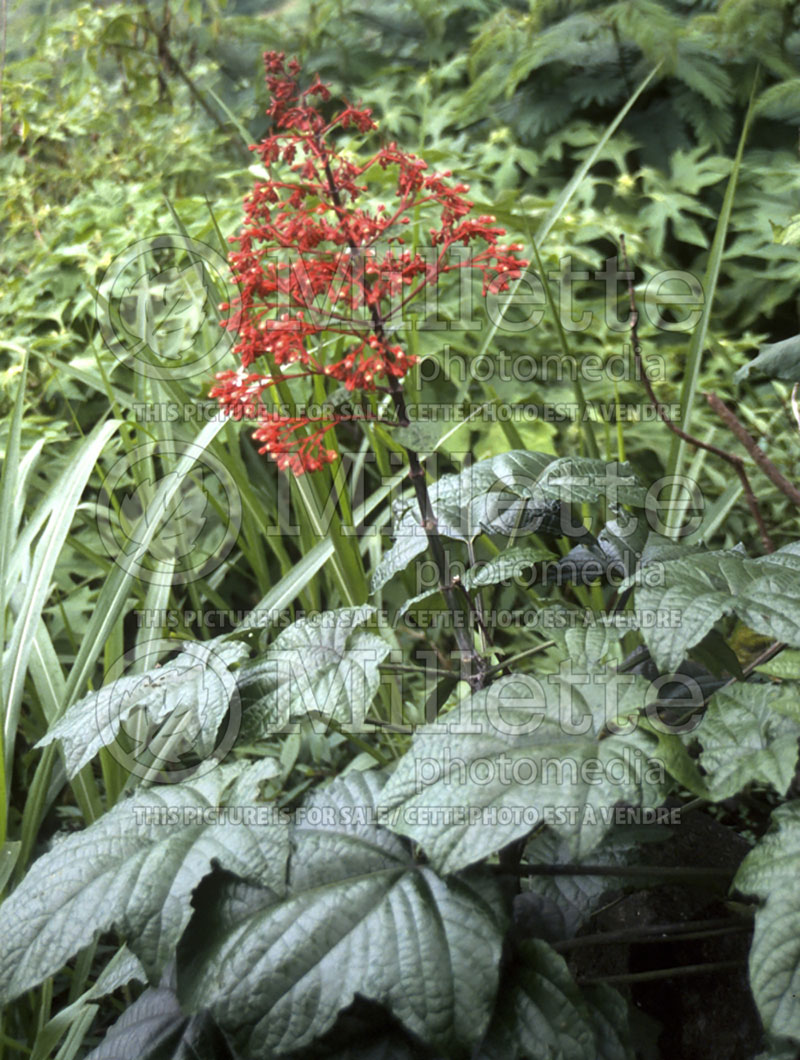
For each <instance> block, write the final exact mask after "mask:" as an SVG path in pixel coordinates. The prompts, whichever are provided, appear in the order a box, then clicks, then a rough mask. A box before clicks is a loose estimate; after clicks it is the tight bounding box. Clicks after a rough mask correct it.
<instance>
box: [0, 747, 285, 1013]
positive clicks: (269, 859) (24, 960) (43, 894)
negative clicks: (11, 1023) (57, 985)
mask: <svg viewBox="0 0 800 1060" xmlns="http://www.w3.org/2000/svg"><path fill="white" fill-rule="evenodd" d="M241 772H242V770H241V768H238V767H235V768H230V767H227V768H225V767H222V768H218V769H217V770H215V771H214V772H213V773H208V774H206V775H205V776H203V777H201V778H200V780H198V781H189V782H187V783H185V784H179V785H174V786H166V785H165V786H159V787H153V788H150V789H148V790H146V791H142V790H140V791H137V792H136V793H135V794H134V795H132V796H131V797H130V798H128V799H126V800H125V801H124V802H121V803H118V804H117V805H116V806H115V807H114V808H113V809H112V810H110V811H109V812H108V813H107V814H105V815H104V816H103V817H101V818H100V820H99V821H97V822H95V824H93V825H91V826H90V827H89V828H87V829H85V830H84V831H82V832H77V833H73V834H70V835H68V836H65V837H63V838H61V839H60V840H59V841H58V842H57V843H56V845H55V846H54V847H53V848H52V850H50V851H48V852H47V853H46V854H43V855H42V857H40V858H39V859H38V861H36V862H35V863H34V864H33V866H32V867H31V869H30V870H29V872H28V874H27V876H25V878H24V879H23V881H22V883H21V884H20V885H19V887H17V889H16V890H15V891H14V892H13V893H12V894H11V896H10V897H9V898H7V899H6V900H5V902H4V903H3V905H2V906H0V934H2V937H3V939H4V946H3V952H2V955H1V956H0V997H2V998H4V999H9V998H12V997H16V996H17V995H19V994H21V993H23V992H24V991H25V990H28V989H29V988H30V987H32V986H35V985H36V984H37V983H40V982H41V981H42V980H43V979H45V978H47V976H49V975H52V974H53V973H54V972H56V971H57V970H58V969H59V968H61V967H62V965H63V964H64V963H65V962H66V961H67V960H69V958H70V957H72V956H73V955H74V954H75V953H77V952H78V950H80V949H82V948H83V947H84V946H87V945H88V944H89V943H90V942H91V941H92V940H93V939H94V938H95V937H96V936H97V935H98V934H99V933H100V932H102V931H109V930H110V929H111V928H112V927H113V928H116V929H117V930H118V931H119V932H120V933H121V934H122V935H123V936H125V937H126V939H127V941H128V944H129V946H130V948H131V950H132V951H133V952H134V953H135V954H136V956H137V957H138V958H139V959H140V960H141V961H142V963H143V965H144V966H145V968H146V970H147V972H148V975H149V976H150V977H151V978H153V977H155V976H156V975H157V973H158V972H159V971H160V970H161V969H162V968H163V967H164V965H165V964H166V962H167V960H168V959H169V957H170V956H171V954H172V951H173V949H174V947H175V945H176V944H177V941H178V939H179V938H180V936H181V933H182V932H183V929H184V928H185V926H186V924H187V923H188V922H189V918H190V916H191V905H190V902H191V897H192V893H193V891H194V889H195V887H196V886H197V884H198V883H199V882H200V881H201V880H202V879H203V877H204V876H206V875H207V874H208V873H209V872H210V871H211V867H212V863H215V864H218V865H220V866H221V867H223V868H226V869H228V870H229V871H230V872H235V873H237V874H238V875H240V876H242V877H243V878H248V879H256V880H259V881H260V882H262V883H263V884H264V885H265V886H269V887H270V888H272V889H273V890H274V891H275V892H276V893H280V892H281V891H282V890H283V884H284V866H285V863H286V858H287V854H288V830H287V829H286V827H285V826H283V825H281V824H277V823H276V824H271V825H259V826H258V827H255V826H253V827H251V826H250V825H248V824H246V823H244V822H243V823H242V824H241V825H237V827H231V826H230V825H229V824H227V823H224V821H223V822H222V823H213V821H214V818H215V816H217V815H216V814H215V813H214V812H212V811H215V810H216V808H217V807H219V806H220V805H222V800H223V797H224V795H225V793H226V790H227V789H228V788H229V787H230V786H231V785H232V784H233V783H234V782H235V781H236V779H237V776H238V774H240V773H241ZM203 811H209V814H210V818H211V821H212V823H205V822H204V820H203V816H204V815H203ZM193 822H194V823H193Z"/></svg>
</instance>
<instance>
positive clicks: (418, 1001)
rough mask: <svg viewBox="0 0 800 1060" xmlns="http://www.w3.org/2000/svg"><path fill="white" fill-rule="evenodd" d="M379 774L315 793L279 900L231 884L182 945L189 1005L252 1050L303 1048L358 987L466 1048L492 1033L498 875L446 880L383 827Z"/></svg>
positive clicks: (434, 1035) (410, 1024) (412, 1024)
mask: <svg viewBox="0 0 800 1060" xmlns="http://www.w3.org/2000/svg"><path fill="white" fill-rule="evenodd" d="M381 783H382V778H380V777H379V776H378V775H377V774H376V773H375V772H374V771H370V772H368V773H356V772H354V773H351V774H349V775H348V776H347V777H344V778H341V779H339V780H337V781H335V782H334V783H333V784H331V785H330V787H328V788H325V789H323V790H320V791H318V792H316V793H315V794H314V795H313V796H312V797H311V799H310V800H309V801H308V802H307V803H306V804H305V805H304V806H303V807H302V811H303V812H302V815H301V816H300V817H299V819H298V822H297V824H296V826H295V830H294V849H293V853H292V857H291V863H290V872H289V882H288V890H287V893H286V896H285V898H283V899H282V900H280V901H277V902H276V901H275V900H274V897H273V896H271V895H269V894H267V893H263V892H259V891H256V890H255V889H254V888H249V889H248V888H244V887H242V886H239V887H229V888H227V890H225V889H223V891H222V895H221V898H218V899H217V901H216V902H212V903H210V908H208V909H206V908H203V909H202V910H201V913H200V916H201V917H202V923H203V930H202V931H199V930H198V931H197V932H195V933H191V932H190V934H189V935H188V936H187V942H188V946H187V949H186V950H185V951H184V950H183V949H182V950H181V953H180V954H179V964H178V986H179V990H178V992H179V995H180V997H181V1000H182V1001H183V1003H184V1005H188V1006H189V1007H190V1008H192V1009H196V1008H199V1007H208V1008H209V1010H210V1011H211V1013H212V1015H213V1016H214V1018H215V1019H216V1020H217V1022H218V1023H219V1025H220V1026H221V1027H222V1028H223V1029H224V1030H226V1031H228V1032H229V1033H230V1034H231V1036H232V1037H233V1039H234V1042H235V1044H237V1047H239V1048H241V1051H242V1052H243V1053H244V1054H245V1055H246V1056H249V1057H252V1058H253V1060H260V1058H262V1057H263V1058H267V1057H271V1056H274V1055H276V1054H281V1053H285V1052H289V1051H290V1050H292V1049H298V1050H299V1049H301V1048H302V1047H304V1046H307V1045H309V1044H310V1043H311V1042H312V1041H313V1040H314V1039H315V1038H317V1037H319V1036H320V1035H321V1034H324V1033H325V1032H326V1031H327V1030H328V1029H329V1028H330V1027H331V1026H332V1025H333V1023H334V1021H335V1019H336V1016H337V1014H338V1013H339V1012H340V1011H341V1010H342V1009H344V1008H346V1007H347V1006H348V1005H349V1004H351V1002H352V1001H353V999H354V997H355V996H356V994H358V995H360V996H361V997H364V998H367V999H369V1000H373V1001H377V1002H380V1003H381V1004H384V1005H386V1006H387V1007H388V1008H389V1009H390V1010H391V1012H392V1013H393V1014H394V1015H395V1016H396V1018H397V1019H399V1020H400V1021H401V1022H402V1023H403V1024H404V1025H405V1026H406V1027H407V1028H408V1030H409V1031H411V1032H412V1033H414V1034H417V1035H419V1036H420V1037H421V1038H423V1039H424V1040H426V1041H428V1042H431V1043H433V1044H435V1045H436V1046H437V1047H439V1048H442V1049H445V1050H452V1051H453V1053H456V1054H460V1052H461V1051H464V1050H465V1049H467V1048H469V1047H471V1045H473V1044H474V1043H475V1042H476V1041H477V1040H478V1039H479V1038H480V1036H481V1035H482V1034H483V1033H484V1031H485V1030H486V1027H487V1025H488V1022H489V1016H490V1011H491V1006H492V1004H493V1002H494V997H495V992H496V989H497V976H498V971H497V969H498V962H499V957H500V949H501V943H502V934H503V930H504V915H503V913H502V911H501V910H502V901H501V898H500V892H499V890H498V887H497V884H496V883H495V881H494V878H493V877H492V876H491V874H488V873H486V872H477V873H472V874H468V875H465V876H463V877H460V878H457V879H456V878H451V879H442V878H441V877H439V876H437V875H436V873H435V872H434V871H433V870H432V869H430V868H427V867H426V866H424V865H422V864H420V863H419V862H418V861H416V860H415V859H414V858H413V856H412V853H411V851H410V850H409V848H408V845H407V844H406V843H404V842H403V841H402V840H401V839H399V838H398V837H397V836H395V835H393V834H392V833H391V832H389V831H388V830H387V829H385V828H383V827H381V826H380V825H378V824H376V823H375V821H376V802H377V796H378V794H379V791H380V785H381Z"/></svg>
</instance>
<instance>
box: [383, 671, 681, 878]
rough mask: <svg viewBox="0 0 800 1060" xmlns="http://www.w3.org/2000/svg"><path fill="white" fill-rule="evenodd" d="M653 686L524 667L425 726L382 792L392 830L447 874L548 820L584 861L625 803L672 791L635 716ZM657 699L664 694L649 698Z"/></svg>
mask: <svg viewBox="0 0 800 1060" xmlns="http://www.w3.org/2000/svg"><path fill="white" fill-rule="evenodd" d="M649 687H650V686H649V682H647V681H646V680H644V679H643V678H641V677H636V676H633V675H616V674H614V673H612V672H603V671H598V672H592V673H585V674H575V673H572V672H571V669H570V667H569V665H567V666H565V667H563V668H562V672H561V673H559V674H548V675H547V676H546V677H543V678H542V680H541V681H537V680H536V679H535V678H533V677H532V676H530V675H527V674H526V675H522V674H515V675H512V676H509V677H506V678H503V679H501V680H500V681H496V682H495V683H494V684H493V685H491V686H490V687H489V688H487V689H484V690H482V691H480V692H477V693H475V694H474V695H473V696H470V697H469V698H468V699H467V700H466V701H465V702H463V703H462V704H461V705H460V706H459V707H457V708H456V709H455V710H453V711H450V712H449V713H446V714H444V715H442V716H440V717H439V718H438V719H437V721H436V722H435V723H434V724H432V725H428V726H425V728H424V729H418V730H417V732H416V734H415V736H414V739H413V741H412V744H411V747H410V749H409V750H408V751H407V752H406V754H405V755H404V756H403V758H401V759H400V761H399V763H398V765H397V768H396V769H395V772H394V773H393V775H392V776H391V778H390V780H389V782H388V784H387V785H386V788H385V790H384V792H383V795H382V796H381V809H382V810H383V811H384V812H385V813H386V814H387V820H388V822H389V824H390V827H391V828H393V829H394V830H395V831H396V832H398V833H400V834H401V835H407V836H409V837H410V838H412V839H414V840H416V842H418V843H419V844H420V846H421V847H422V848H423V850H424V851H425V853H426V854H427V855H428V857H429V858H430V860H431V862H432V863H433V864H434V865H435V866H436V868H437V869H438V870H439V871H440V872H457V871H458V870H459V869H461V868H464V867H465V866H467V865H470V864H472V863H474V862H476V861H479V860H480V859H481V858H484V857H487V856H489V855H490V854H493V853H495V852H496V851H498V850H500V849H501V848H502V847H504V846H506V845H507V844H508V843H510V842H512V841H513V840H515V839H519V838H520V837H522V836H524V835H526V834H528V833H529V832H530V831H532V829H533V828H534V827H535V826H536V825H538V824H540V823H542V822H543V821H544V822H547V823H550V824H551V825H552V827H553V829H554V830H555V831H556V832H557V833H558V834H559V835H560V836H562V837H563V838H565V839H566V840H567V841H568V842H569V844H570V849H571V850H572V852H573V854H574V855H576V856H584V855H586V854H588V853H589V852H590V851H591V850H593V849H594V848H595V847H597V846H598V844H599V843H600V842H601V841H602V839H603V837H604V835H605V834H606V832H607V831H608V830H609V828H610V827H611V826H612V824H613V823H614V813H613V809H614V807H615V806H616V805H617V804H630V805H633V806H648V807H656V806H658V805H660V804H661V802H662V801H663V798H664V793H665V787H664V783H665V779H666V778H665V776H664V770H663V765H662V763H661V762H660V760H659V758H658V750H657V741H656V740H655V738H654V737H650V736H648V735H647V734H645V733H644V732H642V731H640V729H639V728H637V727H634V723H630V728H631V730H632V731H630V732H629V733H628V734H626V735H623V734H622V733H621V732H620V731H618V732H617V734H615V735H607V731H608V726H609V724H612V725H613V723H614V721H615V720H616V719H625V718H627V717H628V716H629V715H630V716H633V717H635V715H636V714H637V712H638V711H640V710H642V709H643V708H644V707H645V706H646V704H647V702H648V694H649ZM650 698H654V697H652V696H651V697H650Z"/></svg>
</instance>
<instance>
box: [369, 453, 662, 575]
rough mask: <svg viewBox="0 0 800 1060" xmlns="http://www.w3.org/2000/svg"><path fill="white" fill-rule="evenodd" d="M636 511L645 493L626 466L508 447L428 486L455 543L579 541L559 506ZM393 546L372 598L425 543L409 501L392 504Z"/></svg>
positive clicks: (442, 527)
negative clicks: (541, 537) (600, 505)
mask: <svg viewBox="0 0 800 1060" xmlns="http://www.w3.org/2000/svg"><path fill="white" fill-rule="evenodd" d="M601 497H604V498H606V499H607V500H608V501H609V503H611V504H615V505H616V504H635V505H643V504H644V502H645V497H646V491H645V490H644V489H643V488H642V487H641V486H640V485H639V484H638V482H637V480H636V478H635V476H634V475H633V472H632V471H631V469H630V467H629V466H628V465H627V464H618V463H614V462H611V463H606V462H604V461H602V460H589V459H584V458H582V457H563V458H561V459H557V458H555V457H554V456H553V455H552V454H551V453H537V452H528V451H527V450H524V449H514V450H511V451H510V452H507V453H500V454H499V455H497V456H493V457H490V458H489V459H488V460H479V461H478V462H477V463H475V464H472V465H471V466H470V467H468V468H466V469H465V470H464V471H462V472H461V474H460V475H444V476H442V478H440V479H439V480H438V481H437V482H435V483H434V485H433V486H432V487H431V488H430V499H431V504H432V506H433V511H434V515H435V516H436V520H437V524H438V528H439V533H440V534H441V535H442V536H443V537H449V538H452V539H454V540H457V541H474V540H475V538H476V537H478V536H479V535H480V534H483V533H486V534H501V535H504V536H511V535H512V534H518V535H519V534H523V533H525V534H531V533H546V534H552V535H554V536H557V537H562V536H581V535H582V534H583V533H584V532H585V531H584V529H583V526H582V525H579V524H575V525H573V523H572V521H571V520H569V519H568V518H565V514H566V513H565V510H564V505H566V504H571V503H576V504H582V503H592V502H595V501H597V500H599V499H600V498H601ZM393 533H394V539H395V540H394V544H393V545H392V547H391V548H390V549H389V551H388V552H386V553H385V554H384V556H383V557H382V559H381V561H380V563H379V564H378V566H377V567H376V568H375V571H374V572H373V575H372V589H373V592H375V591H377V590H378V589H380V588H382V586H384V585H385V584H386V582H388V581H389V579H390V578H391V577H393V576H394V575H395V574H397V573H398V572H399V571H401V570H404V569H405V568H406V567H407V566H408V564H409V563H410V562H411V561H412V560H413V559H414V558H415V557H416V556H419V555H421V554H422V553H423V552H424V551H425V549H426V548H427V545H428V539H427V535H426V533H425V530H424V527H423V526H422V524H421V520H420V515H419V510H418V508H417V506H416V502H415V501H414V500H412V499H410V498H407V499H404V500H403V501H400V502H396V503H395V506H394V511H393Z"/></svg>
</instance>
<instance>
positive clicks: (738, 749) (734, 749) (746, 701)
mask: <svg viewBox="0 0 800 1060" xmlns="http://www.w3.org/2000/svg"><path fill="white" fill-rule="evenodd" d="M797 697H798V688H797V685H795V684H791V685H787V686H784V687H781V688H779V687H777V686H775V685H769V684H763V685H762V684H753V683H752V682H748V683H745V684H736V685H731V686H730V687H729V688H724V689H720V691H719V692H715V693H714V695H713V696H712V697H711V701H710V702H709V705H708V710H707V712H706V714H705V717H704V718H703V721H702V724H701V725H700V727H699V729H697V731H696V733H695V735H696V736H697V739H698V740H699V741H700V743H701V744H702V746H703V753H702V754H701V755H700V764H701V765H702V767H703V768H704V769H705V770H706V772H707V773H708V774H709V776H708V777H707V778H706V784H707V785H708V789H709V791H710V793H711V796H712V798H714V799H727V798H730V796H732V795H735V794H736V793H737V792H739V791H741V790H742V789H743V788H745V787H746V786H747V785H748V784H751V783H753V782H754V781H756V782H759V783H762V784H771V785H772V786H773V787H774V788H775V790H776V791H777V792H778V794H779V795H783V794H785V793H786V791H787V789H788V787H789V785H790V784H791V782H792V778H793V777H794V774H795V769H796V768H797V759H798V754H799V753H800V747H799V746H798V740H799V739H800V719H799V718H798V715H797V706H796V704H797ZM782 703H783V704H784V705H785V709H788V711H789V712H791V711H792V708H794V713H795V717H794V718H792V717H791V716H790V717H786V716H785V714H784V713H783V711H782V709H781V704H782Z"/></svg>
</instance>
